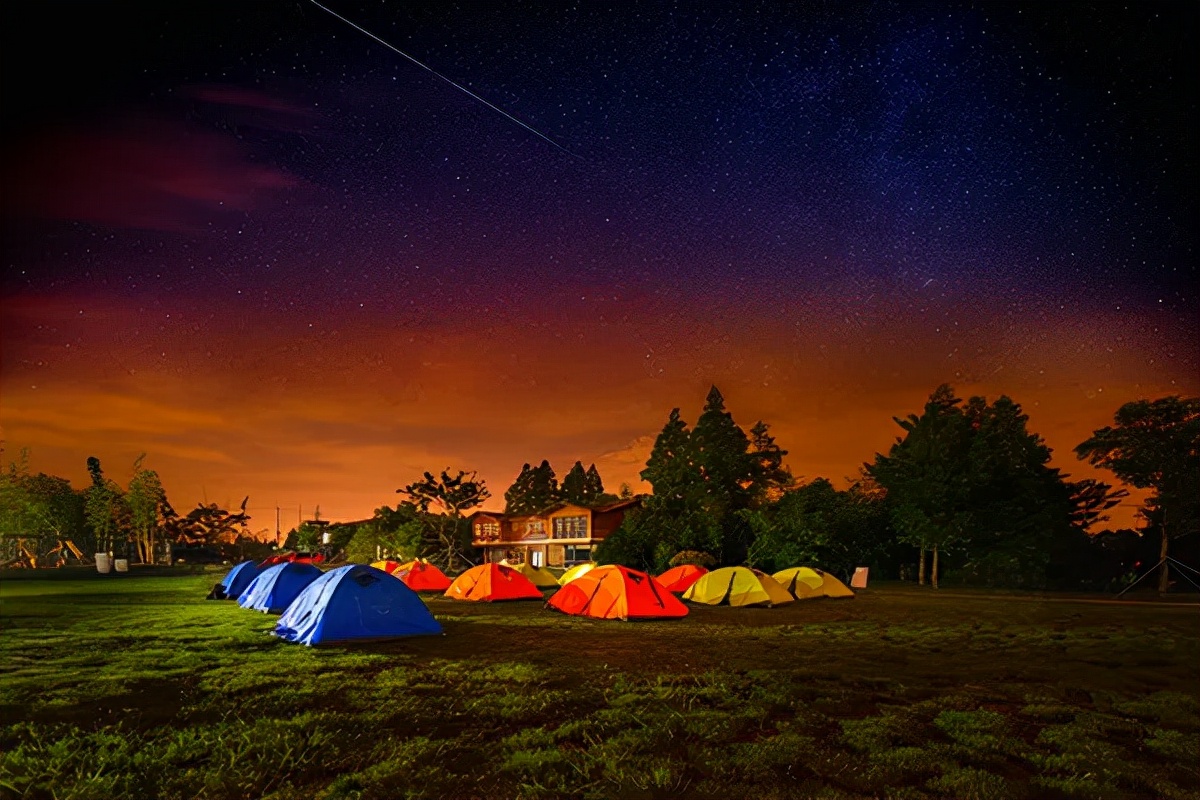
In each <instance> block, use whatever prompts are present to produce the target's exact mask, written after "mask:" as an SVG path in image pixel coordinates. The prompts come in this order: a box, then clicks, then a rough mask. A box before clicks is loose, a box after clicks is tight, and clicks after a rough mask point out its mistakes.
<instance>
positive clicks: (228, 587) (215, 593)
mask: <svg viewBox="0 0 1200 800" xmlns="http://www.w3.org/2000/svg"><path fill="white" fill-rule="evenodd" d="M261 571H262V569H261V568H260V567H259V566H258V564H256V563H255V562H253V561H243V562H242V563H240V564H238V565H237V566H236V567H234V568H233V569H231V570H229V572H228V574H226V575H225V577H224V578H222V579H221V582H220V583H218V584H217V585H216V586H214V587H213V590H212V593H211V594H209V597H210V598H211V599H213V600H237V599H238V595H240V594H241V593H242V592H244V591H245V590H246V587H247V586H249V585H250V584H251V583H253V582H254V579H255V578H257V577H258V574H259V573H260V572H261Z"/></svg>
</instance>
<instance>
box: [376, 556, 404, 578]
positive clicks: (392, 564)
mask: <svg viewBox="0 0 1200 800" xmlns="http://www.w3.org/2000/svg"><path fill="white" fill-rule="evenodd" d="M412 563H413V562H411V561H403V562H401V561H392V560H391V559H387V560H385V561H376V562H375V563H374V564H372V565H371V566H372V567H374V568H375V569H381V570H383V571H384V572H386V573H387V574H388V575H395V574H396V570H398V569H400V568H402V567H407V566H408V565H409V564H412Z"/></svg>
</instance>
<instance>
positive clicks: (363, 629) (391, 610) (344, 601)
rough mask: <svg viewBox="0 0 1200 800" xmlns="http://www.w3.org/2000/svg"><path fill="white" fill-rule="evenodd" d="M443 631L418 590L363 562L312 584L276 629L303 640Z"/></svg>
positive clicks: (278, 633) (279, 633)
mask: <svg viewBox="0 0 1200 800" xmlns="http://www.w3.org/2000/svg"><path fill="white" fill-rule="evenodd" d="M441 632H442V626H441V625H439V624H438V622H437V620H435V619H434V618H433V614H431V613H429V609H428V608H426V607H425V603H423V602H422V601H421V598H420V597H418V596H417V593H416V592H414V591H413V590H412V589H410V588H408V587H407V586H405V585H404V584H403V583H402V582H400V581H397V580H393V579H392V578H391V577H389V576H388V574H387V573H386V572H384V571H383V570H380V569H376V568H375V567H369V566H367V565H365V564H348V565H346V566H344V567H338V568H337V569H335V570H331V571H329V572H326V573H325V574H324V575H322V576H321V577H319V578H317V579H316V580H315V581H313V582H312V583H310V584H309V585H308V586H306V587H305V588H304V590H303V591H302V592H300V595H299V596H298V597H297V598H296V599H295V600H294V601H293V602H292V604H291V605H290V606H288V607H287V610H286V611H284V612H283V616H281V617H280V618H279V621H278V622H277V623H276V624H275V630H274V634H275V635H276V636H278V637H279V638H281V639H284V640H286V641H289V642H297V643H300V644H307V645H314V644H329V643H331V642H344V641H349V640H355V639H391V638H395V637H400V636H426V635H432V634H436V633H441Z"/></svg>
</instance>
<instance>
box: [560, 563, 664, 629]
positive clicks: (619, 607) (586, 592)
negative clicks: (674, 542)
mask: <svg viewBox="0 0 1200 800" xmlns="http://www.w3.org/2000/svg"><path fill="white" fill-rule="evenodd" d="M547 605H549V606H550V607H551V608H556V609H558V610H559V611H562V612H564V613H566V614H575V615H577V616H582V617H595V618H597V619H654V618H663V617H666V618H678V617H686V616H687V613H688V609H687V606H685V605H684V604H683V603H681V602H679V600H678V599H676V597H675V596H674V595H673V594H671V593H670V592H668V591H667V588H666V587H665V586H663V585H662V584H661V583H659V582H658V580H657V579H655V578H654V577H653V576H652V575H647V574H646V573H644V572H638V571H637V570H635V569H629V568H628V567H621V566H616V565H611V566H607V567H596V568H595V569H593V570H591V571H590V572H586V573H584V574H583V575H581V576H579V577H578V578H576V579H575V580H573V581H571V582H570V583H568V584H567V585H566V586H564V587H562V588H561V589H559V590H558V591H557V592H555V593H554V596H553V597H551V598H550V600H549V601H548V603H547Z"/></svg>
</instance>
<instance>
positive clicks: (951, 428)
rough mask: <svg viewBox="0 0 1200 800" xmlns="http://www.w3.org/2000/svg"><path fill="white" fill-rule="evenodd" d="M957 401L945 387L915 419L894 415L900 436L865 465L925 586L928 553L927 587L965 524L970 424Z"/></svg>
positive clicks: (936, 583) (912, 416)
mask: <svg viewBox="0 0 1200 800" xmlns="http://www.w3.org/2000/svg"><path fill="white" fill-rule="evenodd" d="M961 403H962V401H961V400H960V399H959V398H957V397H955V396H954V390H953V389H952V388H951V387H950V386H949V385H946V384H943V385H941V386H939V387H938V388H937V389H936V390H934V392H933V394H931V395H930V396H929V400H928V401H927V402H926V403H925V410H924V412H923V413H922V414H921V415H920V416H917V415H915V414H910V415H908V417H906V418H905V419H900V418H898V417H894V418H893V419H894V420H895V422H896V424H897V425H899V426H900V427H901V428H902V429H903V430H904V432H905V435H904V436H903V437H898V438H897V439H896V443H895V444H894V445H892V447H891V449H890V450H889V451H888V455H887V456H884V455H882V454H879V453H877V454H876V455H875V462H874V464H872V465H870V466H869V467H868V472H869V473H870V475H871V477H872V478H874V479H875V480H876V481H878V482H879V484H880V486H882V487H883V488H884V489H886V490H887V493H888V498H889V501H890V502H891V504H892V523H893V525H894V526H895V528H896V532H897V533H898V534H899V537H900V539H901V541H904V542H907V543H909V544H912V545H914V546H915V547H917V548H919V550H920V562H919V564H918V580H919V582H920V583H922V584H923V583H924V582H925V552H926V551H927V550H928V551H931V552H932V555H933V565H932V576H931V579H932V583H933V586H934V587H937V585H938V552H939V550H940V549H944V548H945V547H946V546H947V545H950V544H952V543H954V542H956V541H958V540H959V539H960V538H961V537H962V536H963V534H964V532H965V530H966V529H967V527H968V525H969V522H970V520H969V508H968V502H967V501H968V495H969V491H970V483H969V478H968V476H967V474H966V471H965V466H966V462H967V451H968V449H969V448H970V426H969V425H968V423H967V419H966V416H965V415H964V414H963V413H962V410H961V409H960V408H959V407H958V406H959V405H960V404H961Z"/></svg>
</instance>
